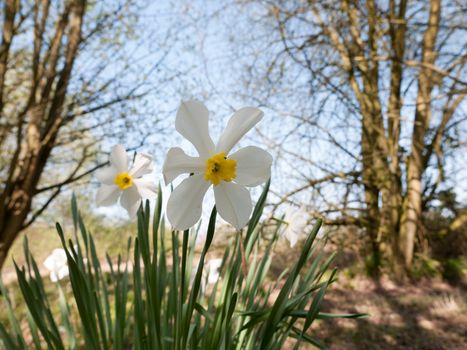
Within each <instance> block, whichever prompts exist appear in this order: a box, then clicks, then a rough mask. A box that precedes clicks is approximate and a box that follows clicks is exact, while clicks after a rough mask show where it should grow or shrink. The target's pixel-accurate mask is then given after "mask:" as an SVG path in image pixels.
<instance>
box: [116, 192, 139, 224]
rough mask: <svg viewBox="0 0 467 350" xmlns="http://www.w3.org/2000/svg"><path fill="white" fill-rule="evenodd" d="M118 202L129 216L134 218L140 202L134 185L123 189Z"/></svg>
mask: <svg viewBox="0 0 467 350" xmlns="http://www.w3.org/2000/svg"><path fill="white" fill-rule="evenodd" d="M120 204H121V205H122V207H123V208H125V209H126V210H127V211H128V214H129V215H130V218H134V217H135V216H136V213H137V212H138V209H139V206H140V204H141V195H140V194H139V192H138V189H137V187H136V186H131V187H130V188H127V189H126V190H124V191H123V194H122V198H120Z"/></svg>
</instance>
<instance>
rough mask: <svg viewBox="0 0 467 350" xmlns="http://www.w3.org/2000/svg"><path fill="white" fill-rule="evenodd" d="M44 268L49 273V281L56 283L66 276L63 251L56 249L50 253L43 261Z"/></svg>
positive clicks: (66, 269) (66, 270)
mask: <svg viewBox="0 0 467 350" xmlns="http://www.w3.org/2000/svg"><path fill="white" fill-rule="evenodd" d="M44 266H45V268H46V269H47V270H49V272H50V280H51V281H52V282H58V281H59V280H61V279H62V278H64V277H66V276H68V273H69V271H68V265H67V259H66V253H65V250H64V249H62V248H57V249H54V250H53V251H52V254H50V255H49V256H48V257H47V258H46V259H45V260H44Z"/></svg>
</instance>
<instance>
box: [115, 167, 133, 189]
mask: <svg viewBox="0 0 467 350" xmlns="http://www.w3.org/2000/svg"><path fill="white" fill-rule="evenodd" d="M114 183H115V184H116V185H117V186H118V187H119V188H120V189H121V190H126V189H127V188H130V187H131V186H133V178H132V177H131V175H130V174H128V173H127V172H126V171H125V172H123V173H118V174H117V176H115V180H114Z"/></svg>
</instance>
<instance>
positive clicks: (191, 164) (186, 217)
mask: <svg viewBox="0 0 467 350" xmlns="http://www.w3.org/2000/svg"><path fill="white" fill-rule="evenodd" d="M262 117H263V112H262V111H260V110H259V109H257V108H252V107H245V108H242V109H240V110H238V111H236V112H235V113H234V114H233V115H232V117H231V118H230V120H229V122H228V123H227V127H226V128H225V130H224V132H223V133H222V135H221V136H220V139H219V141H218V142H217V145H215V144H214V142H213V141H212V139H211V136H210V135H209V129H208V118H209V112H208V110H207V108H206V107H205V106H204V105H203V104H202V103H200V102H197V101H187V102H182V104H181V105H180V107H179V109H178V112H177V117H176V121H175V128H176V130H177V131H178V132H179V133H180V134H181V135H182V136H183V137H185V138H186V139H187V140H188V141H190V142H191V143H192V144H193V146H194V147H195V148H196V150H197V151H198V154H199V156H198V157H191V156H189V155H187V154H186V153H185V152H184V151H183V150H182V149H181V148H180V147H174V148H171V149H170V150H169V151H168V153H167V157H166V160H165V163H164V167H163V175H164V180H165V182H166V184H169V183H171V182H172V181H173V180H174V179H175V178H176V177H177V176H179V175H181V174H185V173H187V174H191V175H192V176H190V177H188V178H186V179H185V180H183V181H182V182H181V183H180V185H179V186H178V187H176V188H175V190H174V191H173V192H172V194H171V196H170V198H169V201H168V203H167V217H168V219H169V221H170V223H171V224H172V226H173V227H174V228H175V229H177V230H186V229H188V228H190V227H192V226H193V225H194V224H195V223H196V222H197V221H198V220H199V218H200V217H201V212H202V203H203V198H204V195H205V193H206V191H207V190H208V188H209V187H210V186H211V185H213V187H214V197H215V201H216V207H217V210H218V212H219V215H220V216H221V217H222V218H223V219H224V220H225V221H227V222H229V223H230V224H232V225H233V226H235V228H237V229H241V228H242V227H244V226H245V225H246V223H247V222H248V219H249V218H250V214H251V210H252V204H251V198H250V192H249V191H248V190H247V188H246V187H252V186H258V185H260V184H262V183H264V182H266V181H267V180H268V179H269V177H270V175H271V164H272V156H271V155H270V154H269V153H268V152H266V151H264V150H262V149H261V148H258V147H255V146H248V147H245V148H241V149H240V150H238V151H236V152H234V153H232V154H230V151H231V150H232V148H233V147H234V146H235V145H236V144H237V143H238V141H239V140H240V139H241V138H242V137H243V135H245V134H246V133H247V132H248V131H249V130H250V129H252V128H253V127H254V126H255V125H256V124H257V123H258V122H259V121H260V120H261V118H262Z"/></svg>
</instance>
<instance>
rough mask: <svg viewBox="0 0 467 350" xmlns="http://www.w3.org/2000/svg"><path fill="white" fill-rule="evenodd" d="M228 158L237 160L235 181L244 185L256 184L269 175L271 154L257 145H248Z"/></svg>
mask: <svg viewBox="0 0 467 350" xmlns="http://www.w3.org/2000/svg"><path fill="white" fill-rule="evenodd" d="M229 158H231V159H235V160H236V161H237V166H236V177H235V180H234V181H235V182H236V183H238V184H240V185H244V186H258V185H261V184H262V183H264V182H266V181H267V180H268V179H269V178H270V177H271V165H272V156H271V155H270V154H269V153H268V152H266V151H264V150H262V149H261V148H259V147H255V146H248V147H245V148H242V149H240V150H238V151H237V152H235V153H234V154H232V155H231V156H230V157H229Z"/></svg>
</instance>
